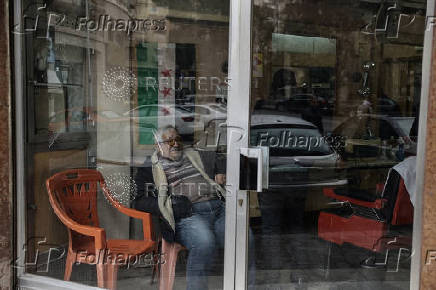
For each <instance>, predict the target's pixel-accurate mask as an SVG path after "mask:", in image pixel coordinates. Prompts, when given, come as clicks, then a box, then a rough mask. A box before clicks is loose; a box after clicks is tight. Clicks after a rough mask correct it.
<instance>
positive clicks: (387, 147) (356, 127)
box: [332, 114, 414, 159]
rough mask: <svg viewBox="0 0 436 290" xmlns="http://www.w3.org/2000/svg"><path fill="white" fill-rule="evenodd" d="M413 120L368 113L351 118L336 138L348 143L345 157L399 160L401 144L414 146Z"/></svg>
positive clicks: (335, 133) (345, 144)
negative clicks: (398, 153) (411, 132)
mask: <svg viewBox="0 0 436 290" xmlns="http://www.w3.org/2000/svg"><path fill="white" fill-rule="evenodd" d="M413 120H414V118H413V117H403V118H402V117H389V116H385V115H373V114H364V115H361V116H354V117H351V118H348V119H347V120H345V121H344V122H343V123H342V124H340V125H339V126H338V127H337V128H336V129H334V130H333V133H332V135H333V136H342V137H343V139H344V140H345V143H344V144H343V145H344V147H343V155H344V156H343V157H355V158H361V157H377V158H379V157H383V158H385V159H386V158H387V159H389V158H390V159H395V155H396V154H397V152H398V150H400V147H399V145H400V144H404V146H405V147H407V146H408V145H410V142H411V141H410V139H409V131H410V128H411V126H412V123H413ZM407 130H409V131H407Z"/></svg>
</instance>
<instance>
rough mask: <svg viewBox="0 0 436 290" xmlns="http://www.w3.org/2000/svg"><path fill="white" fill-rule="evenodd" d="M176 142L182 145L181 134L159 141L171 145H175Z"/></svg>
mask: <svg viewBox="0 0 436 290" xmlns="http://www.w3.org/2000/svg"><path fill="white" fill-rule="evenodd" d="M176 142H177V144H179V145H180V144H181V142H182V138H181V137H180V136H177V137H176V138H173V139H169V140H164V141H162V142H159V143H166V144H168V145H170V146H171V147H173V146H174V145H176Z"/></svg>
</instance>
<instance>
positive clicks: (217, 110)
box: [176, 103, 227, 126]
mask: <svg viewBox="0 0 436 290" xmlns="http://www.w3.org/2000/svg"><path fill="white" fill-rule="evenodd" d="M176 108H177V109H180V110H182V111H187V112H189V113H195V114H196V116H198V117H199V119H198V120H196V121H198V122H199V123H202V124H204V126H206V125H207V124H208V123H209V122H210V121H211V120H213V119H225V118H226V117H227V108H226V106H224V105H222V104H220V103H207V104H201V105H197V104H195V105H194V104H187V105H177V107H176Z"/></svg>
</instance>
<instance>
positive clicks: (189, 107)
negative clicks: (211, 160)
mask: <svg viewBox="0 0 436 290" xmlns="http://www.w3.org/2000/svg"><path fill="white" fill-rule="evenodd" d="M22 4H23V5H22V6H23V14H22V19H23V27H22V29H23V31H24V33H23V37H24V44H25V45H24V53H25V61H26V66H25V70H24V72H23V74H24V76H25V103H26V112H27V114H26V115H25V116H23V118H25V122H26V127H27V131H26V140H25V141H26V164H27V166H26V168H25V170H26V188H27V191H26V200H27V207H26V216H27V220H26V225H27V227H26V228H27V232H26V235H27V243H26V245H25V247H26V265H25V266H26V271H27V272H29V273H34V274H37V275H44V276H48V277H52V278H56V279H60V280H64V278H65V280H71V281H74V282H79V283H82V284H86V285H91V286H100V287H101V286H102V284H99V283H100V282H99V281H100V280H101V279H100V278H101V277H100V276H99V275H101V271H100V270H99V268H98V267H96V266H95V264H96V263H97V262H96V261H94V260H93V259H97V256H98V253H95V247H94V246H93V245H94V244H95V242H96V241H97V238H93V236H92V235H91V236H89V235H88V236H86V233H85V232H86V230H84V231H85V232H78V229H77V228H75V229H74V230H72V231H69V229H71V228H69V227H68V226H66V224H67V225H68V222H67V221H68V220H73V221H75V222H77V223H79V224H85V225H87V226H89V227H91V228H89V229H88V230H89V231H92V229H93V228H92V227H100V228H103V229H104V230H105V233H106V238H107V240H110V239H127V240H128V239H130V240H144V239H149V240H150V238H153V239H154V241H155V243H154V244H149V245H148V246H147V247H148V248H146V249H145V250H144V251H143V253H142V254H143V256H142V260H141V261H137V262H136V263H134V264H131V265H130V267H128V266H126V267H120V271H119V273H118V288H119V289H124V288H128V287H129V288H132V289H144V288H146V289H148V287H152V286H150V280H151V272H152V269H154V266H155V265H156V264H157V263H158V262H157V260H156V258H157V253H158V252H157V250H156V249H157V248H156V247H157V242H158V241H159V237H160V230H159V218H158V217H157V216H156V217H155V216H153V224H154V228H153V231H152V232H151V233H152V237H149V236H147V237H144V235H145V234H146V233H145V232H144V228H143V227H142V225H141V222H140V221H139V222H138V220H135V219H133V218H130V217H129V216H128V215H126V214H124V213H121V212H120V211H119V210H117V208H116V206H115V205H116V203H114V202H113V201H114V200H115V201H116V202H117V203H119V204H121V205H123V206H125V207H127V208H132V207H133V203H134V200H135V198H137V196H138V194H139V193H140V192H142V191H143V190H144V184H146V183H147V182H149V183H151V184H152V183H153V177H152V174H151V166H152V164H151V156H152V154H153V153H154V152H155V150H156V148H155V142H156V132H157V130H158V129H159V128H161V127H164V126H167V125H172V126H175V127H176V128H177V129H178V132H179V134H180V135H181V136H182V139H183V142H184V143H185V145H186V146H194V145H195V144H197V143H199V140H200V139H201V138H204V130H205V128H206V127H207V123H209V122H211V121H213V120H215V119H217V118H219V119H225V118H226V116H227V107H226V102H225V101H226V98H227V88H226V87H227V63H228V30H229V1H218V2H217V1H175V0H174V1H173V0H170V1H162V0H149V1H126V0H116V1H94V0H72V1H64V0H55V1H30V0H23V1H22ZM200 143H201V142H200ZM84 170H85V171H84ZM86 170H90V171H86ZM142 171H144V172H148V173H147V174H145V176H146V177H147V178H148V179H146V180H141V181H137V180H136V176H137V175H138V172H142ZM96 172H97V173H96ZM99 174H101V175H99ZM49 178H51V179H50V180H51V181H49V182H48V183H47V184H46V181H47V180H48V179H49ZM87 178H88V179H89V178H91V179H93V180H94V179H99V178H100V179H101V178H103V179H104V180H105V184H106V188H107V189H108V192H110V195H109V196H107V195H105V194H104V193H105V191H104V190H103V186H102V185H101V184H100V185H99V186H97V187H94V186H95V185H93V184H91V183H90V180H88V179H87ZM50 182H51V183H50ZM48 189H50V195H49V194H48ZM96 191H97V193H96V194H95V192H96ZM92 233H93V234H95V235H96V232H95V231H94V232H92ZM88 234H89V232H88ZM108 243H109V244H107V246H108V247H109V245H112V246H113V244H110V243H113V242H108ZM143 245H147V244H143ZM121 246H122V245H120V246H119V247H120V248H122V247H121ZM144 247H145V246H144ZM79 250H82V251H84V252H83V253H82V258H81V259H82V260H80V259H79V258H78V255H79V254H78V253H79ZM69 251H70V252H71V251H73V252H74V253H76V255H75V256H74V259H76V258H77V259H79V260H80V261H79V260H77V259H76V260H75V261H76V264H74V265H73V266H72V272H71V276H70V274H68V273H70V270H71V269H70V268H69V266H68V265H69V264H68V263H69V261H68V259H67V256H68V253H69ZM104 258H105V259H109V260H110V259H113V258H114V257H113V256H110V257H106V256H105V257H104ZM115 258H116V257H115ZM124 260H125V259H124ZM221 260H222V259H221ZM221 260H219V261H218V262H217V263H222V261H221ZM93 261H94V262H93ZM106 262H107V261H106ZM131 262H132V261H131ZM106 264H108V263H105V265H106ZM124 266H125V265H124ZM96 270H97V271H96ZM99 271H100V272H99ZM184 275H185V273H184V270H183V271H182V276H183V277H184ZM219 275H222V273H219ZM155 279H156V278H155ZM181 283H182V284H183V283H185V282H181ZM178 284H179V282H178V281H176V286H177V285H178ZM132 285H133V286H132ZM106 286H108V285H106ZM153 287H154V285H153Z"/></svg>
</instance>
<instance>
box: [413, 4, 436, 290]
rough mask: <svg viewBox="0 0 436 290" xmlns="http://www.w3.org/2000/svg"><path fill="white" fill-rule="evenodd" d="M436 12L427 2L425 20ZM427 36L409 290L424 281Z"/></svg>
mask: <svg viewBox="0 0 436 290" xmlns="http://www.w3.org/2000/svg"><path fill="white" fill-rule="evenodd" d="M434 12H435V0H427V13H426V20H427V21H428V19H429V17H432V16H433V15H434ZM427 21H426V30H425V33H424V51H423V56H422V80H421V98H420V104H419V126H418V144H417V154H416V200H415V208H414V215H413V217H414V220H413V237H412V238H413V239H412V260H411V266H410V289H419V288H420V280H421V260H422V259H421V249H422V215H423V212H424V211H423V206H424V205H423V194H424V176H425V160H426V155H427V154H426V140H427V115H428V107H429V106H428V102H429V95H430V84H431V74H432V71H431V64H432V51H433V40H434V32H433V31H434V30H433V25H428V23H427Z"/></svg>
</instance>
